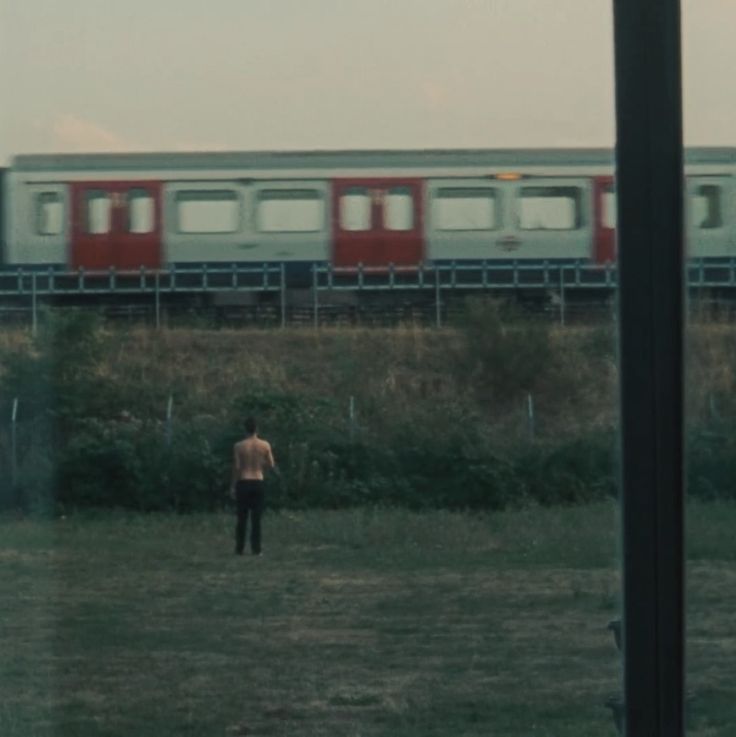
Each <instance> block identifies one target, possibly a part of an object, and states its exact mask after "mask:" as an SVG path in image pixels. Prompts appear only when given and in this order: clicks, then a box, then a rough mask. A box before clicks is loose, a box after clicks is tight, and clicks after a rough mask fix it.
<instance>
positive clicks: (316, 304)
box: [312, 264, 319, 328]
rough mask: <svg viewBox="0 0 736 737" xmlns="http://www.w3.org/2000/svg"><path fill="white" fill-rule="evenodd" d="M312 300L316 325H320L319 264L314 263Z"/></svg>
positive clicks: (316, 326)
mask: <svg viewBox="0 0 736 737" xmlns="http://www.w3.org/2000/svg"><path fill="white" fill-rule="evenodd" d="M312 301H313V308H314V327H315V328H318V327H319V296H318V295H317V264H312Z"/></svg>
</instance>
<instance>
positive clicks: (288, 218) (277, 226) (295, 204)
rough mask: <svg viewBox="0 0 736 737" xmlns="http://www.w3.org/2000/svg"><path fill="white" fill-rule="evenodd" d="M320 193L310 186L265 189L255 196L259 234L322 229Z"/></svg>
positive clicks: (322, 214)
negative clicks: (256, 199)
mask: <svg viewBox="0 0 736 737" xmlns="http://www.w3.org/2000/svg"><path fill="white" fill-rule="evenodd" d="M324 221H325V206H324V200H323V199H322V195H321V194H320V192H318V191H317V190H313V189H293V190H288V189H266V190H263V191H261V192H260V193H259V195H258V205H257V210H256V222H257V223H258V230H259V231H261V232H262V233H312V232H315V231H320V230H322V229H323V228H324Z"/></svg>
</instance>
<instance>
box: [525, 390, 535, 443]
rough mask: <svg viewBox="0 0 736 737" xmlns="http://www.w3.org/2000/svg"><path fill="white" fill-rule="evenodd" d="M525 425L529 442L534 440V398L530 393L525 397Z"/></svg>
mask: <svg viewBox="0 0 736 737" xmlns="http://www.w3.org/2000/svg"><path fill="white" fill-rule="evenodd" d="M526 423H527V430H528V431H529V440H534V398H533V397H532V395H531V392H530V393H529V394H527V395H526Z"/></svg>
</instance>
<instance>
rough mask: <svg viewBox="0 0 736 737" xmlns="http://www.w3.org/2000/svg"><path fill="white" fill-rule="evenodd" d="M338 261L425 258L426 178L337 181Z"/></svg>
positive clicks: (384, 262)
mask: <svg viewBox="0 0 736 737" xmlns="http://www.w3.org/2000/svg"><path fill="white" fill-rule="evenodd" d="M332 192H333V195H332V197H333V201H332V222H333V225H332V237H333V241H332V242H333V254H332V259H333V265H334V266H337V267H356V266H358V264H363V265H364V266H372V267H376V266H380V267H386V266H388V265H389V264H394V265H395V266H416V265H417V264H419V263H420V262H421V261H422V259H423V257H424V222H423V220H424V213H423V207H422V180H421V179H407V178H400V179H394V178H361V179H335V180H333V188H332Z"/></svg>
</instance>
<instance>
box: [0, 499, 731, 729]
mask: <svg viewBox="0 0 736 737" xmlns="http://www.w3.org/2000/svg"><path fill="white" fill-rule="evenodd" d="M689 520H690V525H689V527H690V529H689V539H690V545H689V592H688V593H689V601H688V609H689V612H688V618H689V621H688V633H689V672H690V682H689V687H690V688H691V689H692V690H694V691H695V692H696V694H697V701H696V706H695V710H694V713H693V719H692V725H691V727H692V728H691V732H690V734H692V735H697V736H698V737H706V736H707V737H711V736H715V735H723V737H726V736H727V735H733V734H736V686H734V670H735V668H734V664H735V663H736V660H735V656H736V635H735V634H734V632H735V630H736V625H734V618H733V611H734V608H736V543H735V542H734V535H733V530H734V527H735V525H736V507H734V506H728V505H723V504H717V505H715V504H714V505H697V506H693V507H691V508H690V511H689ZM232 522H233V520H232V518H231V517H230V516H229V515H225V514H222V515H209V516H181V517H174V516H156V515H150V516H128V515H119V514H108V515H101V516H97V517H89V516H76V517H70V518H67V519H58V520H54V521H50V522H43V521H33V520H18V519H14V518H4V519H2V520H0V653H1V655H0V735H3V737H47V736H48V737H51V736H52V735H53V736H54V737H91V736H92V735H105V736H109V737H113V736H114V737H123V736H125V737H129V736H135V737H148V736H150V737H154V736H156V737H159V736H160V737H169V736H171V737H174V735H176V736H177V737H178V736H180V735H197V736H202V737H208V736H210V735H213V736H214V735H234V736H236V735H254V736H258V735H299V736H300V737H312V736H317V735H319V736H320V737H321V736H322V735H324V736H327V735H330V736H333V735H338V736H341V735H345V736H347V737H359V736H365V737H373V736H377V735H380V736H382V737H383V736H385V737H389V736H390V737H432V736H435V735H436V736H437V737H439V736H440V735H442V737H460V736H463V735H473V736H475V735H478V736H480V735H484V736H488V735H499V736H500V735H538V736H540V737H542V736H544V735H549V736H550V737H583V736H585V737H596V736H598V735H600V736H601V737H603V736H608V735H615V734H616V732H615V730H614V728H613V725H612V722H611V719H610V716H609V713H608V711H607V710H606V709H605V708H604V707H603V705H602V704H603V702H604V701H605V699H606V698H607V697H608V696H609V695H612V694H615V693H616V692H618V691H619V679H620V672H621V671H620V658H619V654H618V652H617V651H616V649H615V647H614V645H613V641H612V638H611V635H610V633H609V632H607V631H606V624H607V622H608V621H609V620H610V619H611V618H613V617H615V616H617V612H618V607H619V601H618V591H619V576H618V572H617V562H616V561H617V549H618V537H617V525H618V518H617V512H616V508H615V506H614V505H612V504H600V505H595V506H590V507H577V508H569V509H532V510H526V511H511V512H504V513H499V514H489V515H480V516H479V515H464V514H449V513H444V512H434V513H425V514H413V513H410V512H406V511H398V510H394V511H370V510H358V511H342V512H316V511H314V512H299V513H283V514H271V515H268V516H267V517H266V518H265V520H264V552H265V555H264V557H262V558H253V557H251V556H247V555H246V556H244V557H242V558H239V557H236V556H234V555H233V554H232V526H233V525H232Z"/></svg>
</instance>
